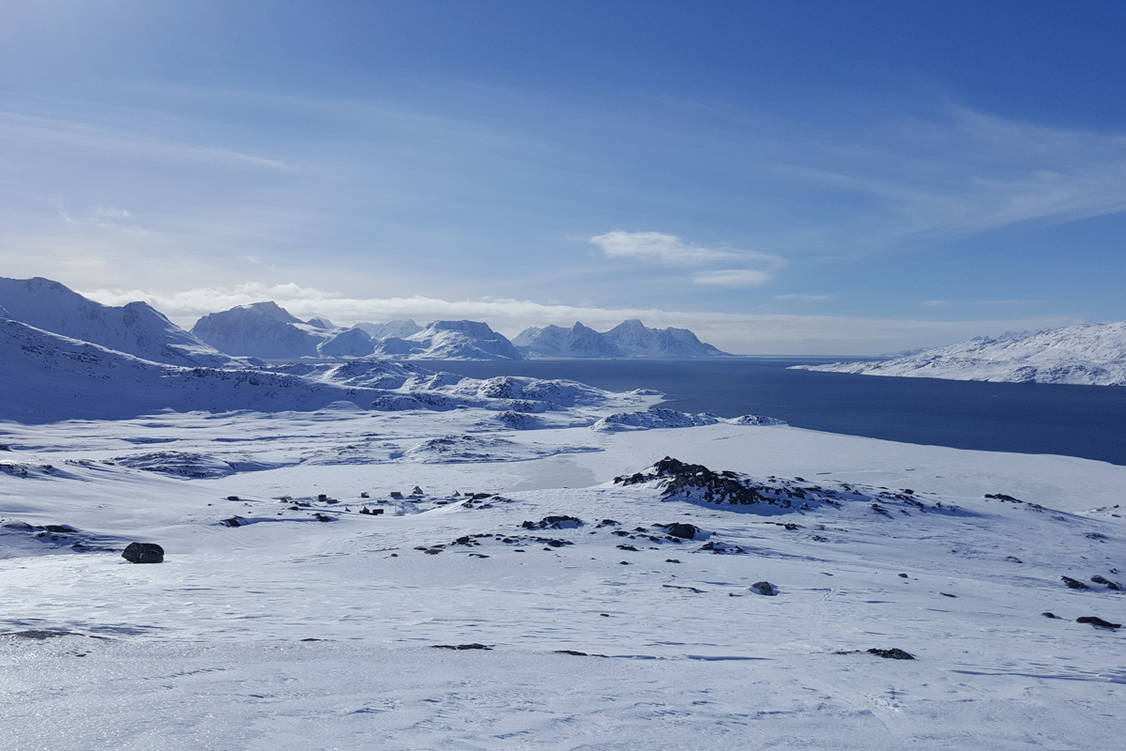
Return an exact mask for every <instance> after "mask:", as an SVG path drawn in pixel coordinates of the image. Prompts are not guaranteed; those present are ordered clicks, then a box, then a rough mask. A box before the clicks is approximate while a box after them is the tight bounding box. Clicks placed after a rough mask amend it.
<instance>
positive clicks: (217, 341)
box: [192, 302, 336, 359]
mask: <svg viewBox="0 0 1126 751" xmlns="http://www.w3.org/2000/svg"><path fill="white" fill-rule="evenodd" d="M314 320H317V319H314ZM335 333H336V332H334V331H331V330H327V329H324V328H322V327H321V326H320V322H318V324H316V325H314V324H310V323H306V322H305V321H302V320H301V319H300V318H297V317H296V316H294V315H291V314H290V312H289V311H287V310H286V309H285V308H283V307H281V306H280V305H278V304H277V303H275V302H256V303H251V304H250V305H239V306H238V307H235V308H231V309H230V310H224V311H222V312H220V313H211V314H210V315H206V316H204V317H203V318H200V319H199V321H197V322H196V324H195V326H193V327H192V334H194V335H195V336H197V337H199V338H200V339H201V340H203V341H205V342H207V343H208V344H210V345H211V346H213V347H215V348H216V349H218V350H220V351H222V352H226V353H227V354H229V355H246V356H250V357H264V358H271V359H287V358H298V357H316V356H317V346H318V345H319V344H321V343H322V342H324V341H326V340H328V339H331V338H332V337H333V336H334V335H335Z"/></svg>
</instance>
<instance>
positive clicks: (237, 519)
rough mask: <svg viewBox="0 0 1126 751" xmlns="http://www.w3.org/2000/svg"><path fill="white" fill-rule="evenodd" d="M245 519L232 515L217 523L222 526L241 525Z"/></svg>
mask: <svg viewBox="0 0 1126 751" xmlns="http://www.w3.org/2000/svg"><path fill="white" fill-rule="evenodd" d="M245 521H246V519H243V518H242V517H241V516H232V517H230V518H229V519H223V520H221V521H220V522H219V523H220V524H222V525H223V526H224V527H241V526H242V525H243V523H244V522H245Z"/></svg>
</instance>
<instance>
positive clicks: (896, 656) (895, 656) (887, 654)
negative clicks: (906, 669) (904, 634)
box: [868, 647, 915, 660]
mask: <svg viewBox="0 0 1126 751" xmlns="http://www.w3.org/2000/svg"><path fill="white" fill-rule="evenodd" d="M868 654H870V655H876V657H883V658H884V659H885V660H914V659H915V655H913V654H911V653H910V652H905V651H903V650H902V649H899V648H898V647H893V648H891V649H876V648H875V647H873V648H872V649H869V650H868Z"/></svg>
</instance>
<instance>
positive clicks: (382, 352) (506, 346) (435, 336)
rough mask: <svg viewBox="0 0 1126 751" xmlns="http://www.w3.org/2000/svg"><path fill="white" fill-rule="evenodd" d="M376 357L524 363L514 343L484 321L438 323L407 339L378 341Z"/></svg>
mask: <svg viewBox="0 0 1126 751" xmlns="http://www.w3.org/2000/svg"><path fill="white" fill-rule="evenodd" d="M375 354H376V355H378V356H382V357H393V358H404V359H411V360H522V359H524V357H523V355H521V354H520V352H519V350H517V349H516V348H515V347H514V346H512V342H510V341H508V339H506V338H505V337H504V335H502V334H498V333H497V332H496V331H493V330H492V329H491V328H489V325H488V324H485V323H481V322H480V321H434V322H433V323H430V324H429V325H427V326H426V328H424V329H422V330H421V331H418V332H416V333H414V334H411V335H410V336H406V337H394V336H392V337H386V338H384V339H381V340H379V341H378V342H376V345H375Z"/></svg>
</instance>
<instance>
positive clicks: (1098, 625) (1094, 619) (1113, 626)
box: [1075, 615, 1122, 630]
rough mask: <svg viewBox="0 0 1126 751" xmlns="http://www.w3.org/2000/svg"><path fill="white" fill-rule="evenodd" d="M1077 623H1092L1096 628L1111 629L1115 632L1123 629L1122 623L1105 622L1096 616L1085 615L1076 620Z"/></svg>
mask: <svg viewBox="0 0 1126 751" xmlns="http://www.w3.org/2000/svg"><path fill="white" fill-rule="evenodd" d="M1075 622H1076V623H1090V624H1091V625H1092V626H1094V627H1095V628H1105V629H1110V630H1114V629H1116V628H1122V624H1121V623H1111V622H1110V621H1104V620H1103V619H1102V618H1099V617H1098V616H1094V615H1085V616H1082V617H1080V618H1076V619H1075Z"/></svg>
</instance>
